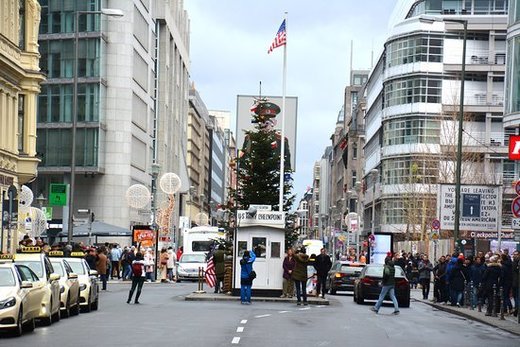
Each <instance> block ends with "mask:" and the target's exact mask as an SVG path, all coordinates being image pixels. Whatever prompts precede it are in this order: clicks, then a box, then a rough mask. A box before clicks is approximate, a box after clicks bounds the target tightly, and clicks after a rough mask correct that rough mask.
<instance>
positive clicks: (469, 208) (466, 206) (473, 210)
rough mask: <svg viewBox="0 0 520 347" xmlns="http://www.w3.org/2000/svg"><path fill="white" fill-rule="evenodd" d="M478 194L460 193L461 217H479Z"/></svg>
mask: <svg viewBox="0 0 520 347" xmlns="http://www.w3.org/2000/svg"><path fill="white" fill-rule="evenodd" d="M480 197H481V195H480V194H462V217H477V218H480Z"/></svg>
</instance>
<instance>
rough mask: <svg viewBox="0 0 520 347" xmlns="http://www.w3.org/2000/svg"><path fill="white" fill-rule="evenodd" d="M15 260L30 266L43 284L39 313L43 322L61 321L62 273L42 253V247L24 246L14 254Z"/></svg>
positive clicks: (47, 323)
mask: <svg viewBox="0 0 520 347" xmlns="http://www.w3.org/2000/svg"><path fill="white" fill-rule="evenodd" d="M14 262H15V264H20V265H25V266H27V267H28V268H30V269H31V270H32V271H33V272H34V273H35V274H36V276H38V278H39V282H41V283H42V284H43V288H44V289H45V290H44V295H43V297H42V300H41V302H40V311H39V314H38V318H39V319H40V320H41V322H42V323H43V324H44V325H51V324H52V322H53V321H59V320H60V318H61V315H60V283H59V280H60V275H59V274H57V273H55V272H54V268H53V267H52V264H51V262H50V260H49V257H47V255H46V254H45V253H41V249H40V247H22V248H20V250H19V251H18V253H16V254H15V255H14Z"/></svg>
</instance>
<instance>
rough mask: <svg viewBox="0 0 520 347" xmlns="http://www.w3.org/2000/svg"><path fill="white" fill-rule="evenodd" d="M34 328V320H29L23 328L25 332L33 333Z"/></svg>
mask: <svg viewBox="0 0 520 347" xmlns="http://www.w3.org/2000/svg"><path fill="white" fill-rule="evenodd" d="M35 328H36V322H35V319H34V318H32V319H30V320H29V321H28V322H27V323H26V324H25V327H24V329H25V331H28V332H31V331H34V329H35Z"/></svg>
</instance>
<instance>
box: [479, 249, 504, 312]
mask: <svg viewBox="0 0 520 347" xmlns="http://www.w3.org/2000/svg"><path fill="white" fill-rule="evenodd" d="M501 274H502V269H501V268H500V264H498V256H496V255H494V256H492V257H491V258H489V264H488V265H487V267H486V270H485V271H484V275H482V290H483V292H484V295H485V297H486V298H487V299H488V305H487V311H486V316H491V312H492V311H493V306H494V305H495V303H496V301H495V298H494V296H493V292H494V290H493V289H496V290H498V284H499V283H500V275H501Z"/></svg>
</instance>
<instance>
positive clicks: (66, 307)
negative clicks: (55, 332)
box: [62, 295, 70, 318]
mask: <svg viewBox="0 0 520 347" xmlns="http://www.w3.org/2000/svg"><path fill="white" fill-rule="evenodd" d="M62 314H63V318H68V317H70V295H69V296H68V297H67V304H66V305H65V310H63V312H62Z"/></svg>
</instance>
